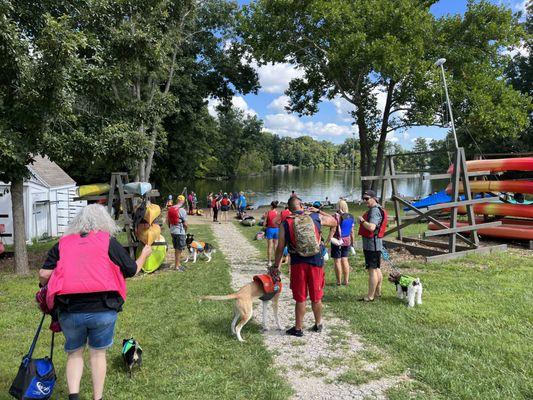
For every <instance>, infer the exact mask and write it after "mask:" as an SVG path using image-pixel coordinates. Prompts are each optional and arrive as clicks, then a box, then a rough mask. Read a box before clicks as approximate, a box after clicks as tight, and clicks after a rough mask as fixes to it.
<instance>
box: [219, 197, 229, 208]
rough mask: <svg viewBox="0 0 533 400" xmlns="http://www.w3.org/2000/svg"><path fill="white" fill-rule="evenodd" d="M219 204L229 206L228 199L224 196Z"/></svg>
mask: <svg viewBox="0 0 533 400" xmlns="http://www.w3.org/2000/svg"><path fill="white" fill-rule="evenodd" d="M220 205H221V206H224V207H225V206H229V199H225V198H224V199H222V200H220Z"/></svg>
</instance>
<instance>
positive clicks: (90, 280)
mask: <svg viewBox="0 0 533 400" xmlns="http://www.w3.org/2000/svg"><path fill="white" fill-rule="evenodd" d="M59 255H60V258H59V261H58V262H57V266H56V267H55V269H54V271H53V272H52V276H51V277H50V280H49V281H48V292H47V293H46V304H47V305H48V308H49V309H53V308H54V300H55V296H58V295H65V294H78V293H98V292H118V294H120V297H122V299H123V300H126V280H125V279H124V275H122V271H121V270H120V267H119V266H117V265H116V264H114V263H113V261H111V259H110V258H109V233H108V232H100V231H98V232H90V233H89V234H88V235H87V236H84V237H83V236H81V235H79V234H72V235H67V236H63V237H62V238H61V239H59Z"/></svg>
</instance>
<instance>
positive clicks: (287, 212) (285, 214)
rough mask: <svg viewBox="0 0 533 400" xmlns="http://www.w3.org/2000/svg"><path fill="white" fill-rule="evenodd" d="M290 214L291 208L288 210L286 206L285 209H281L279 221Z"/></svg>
mask: <svg viewBox="0 0 533 400" xmlns="http://www.w3.org/2000/svg"><path fill="white" fill-rule="evenodd" d="M291 214H292V213H291V210H289V209H288V208H287V209H286V210H283V211H282V212H281V222H283V221H285V220H286V219H287V217H288V216H289V215H291Z"/></svg>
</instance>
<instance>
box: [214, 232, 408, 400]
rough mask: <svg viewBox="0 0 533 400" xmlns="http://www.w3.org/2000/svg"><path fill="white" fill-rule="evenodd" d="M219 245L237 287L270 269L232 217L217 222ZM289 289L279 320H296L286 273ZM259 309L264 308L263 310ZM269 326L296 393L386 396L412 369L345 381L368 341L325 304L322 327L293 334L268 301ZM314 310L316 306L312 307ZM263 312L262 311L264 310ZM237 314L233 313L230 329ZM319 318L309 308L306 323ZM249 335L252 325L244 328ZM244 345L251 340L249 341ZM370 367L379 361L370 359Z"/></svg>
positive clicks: (269, 339)
mask: <svg viewBox="0 0 533 400" xmlns="http://www.w3.org/2000/svg"><path fill="white" fill-rule="evenodd" d="M213 231H214V233H215V236H216V240H217V243H218V247H219V250H220V251H221V252H222V253H223V254H224V256H225V257H226V259H227V260H228V262H229V264H230V266H231V278H232V286H233V288H234V289H235V290H237V289H239V288H241V287H242V286H244V285H245V284H247V283H249V282H251V281H252V277H253V276H254V275H257V274H262V273H265V272H266V262H263V261H261V260H260V254H259V252H258V251H257V249H256V248H255V247H254V246H253V245H252V244H251V243H249V242H248V241H247V239H246V238H245V237H244V236H243V235H242V234H241V233H240V232H239V231H238V229H237V228H236V227H235V226H234V224H232V223H224V224H214V225H213ZM282 281H283V283H284V289H283V292H282V294H281V296H280V301H279V320H280V323H281V325H282V326H285V327H287V328H288V327H290V326H293V325H294V301H293V299H292V294H291V290H290V289H289V284H288V279H287V278H286V277H283V276H282ZM259 303H260V302H257V303H256V304H255V305H254V318H255V319H256V321H257V322H258V323H259V324H261V321H262V314H261V311H260V310H261V307H258V306H259V305H260V304H259ZM258 310H259V313H258V312H257V311H258ZM268 311H269V313H268V319H267V321H268V327H269V328H270V329H268V330H264V332H263V337H264V342H265V345H266V346H267V348H268V349H269V351H270V352H271V353H272V354H273V357H274V360H275V364H276V368H278V370H279V371H280V374H281V375H282V376H284V377H286V379H287V380H288V381H289V383H290V384H291V386H292V388H293V390H294V392H295V394H294V396H293V397H292V398H293V399H306V400H309V399H337V400H340V399H386V395H385V392H386V391H387V390H388V389H389V388H391V387H393V386H395V385H397V384H399V383H400V382H402V381H406V380H409V377H408V376H406V375H401V376H393V377H381V378H380V379H377V380H373V381H370V382H367V383H363V384H361V385H352V384H349V383H346V382H342V381H341V380H339V379H338V378H339V377H340V376H341V375H342V374H343V373H345V372H346V371H347V370H348V369H349V363H350V360H353V359H354V358H357V353H358V352H360V351H361V350H364V349H365V344H363V342H362V341H361V339H360V337H359V336H358V335H356V334H354V333H353V332H351V329H350V327H349V325H348V323H347V322H346V321H343V320H341V319H339V318H336V317H335V316H333V315H332V314H331V312H328V310H327V304H326V305H325V307H324V316H323V324H324V329H323V331H322V332H321V333H314V332H310V331H306V332H305V333H304V337H302V338H297V337H293V336H288V335H286V334H285V331H279V330H278V329H277V328H275V323H274V319H273V317H272V311H271V308H270V307H268ZM309 311H310V310H309ZM258 314H259V315H258ZM230 322H231V316H229V315H228V330H229V326H230ZM313 324H314V319H313V315H312V313H311V312H307V313H306V316H305V320H304V326H306V327H311V326H313ZM242 335H243V338H244V339H245V340H246V327H245V328H244V329H243V332H242ZM243 345H246V344H245V343H244V344H243ZM362 368H363V369H366V370H369V371H370V370H374V369H376V368H378V365H375V364H374V365H373V364H371V363H364V364H363V366H362Z"/></svg>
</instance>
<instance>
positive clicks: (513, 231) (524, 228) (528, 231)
mask: <svg viewBox="0 0 533 400" xmlns="http://www.w3.org/2000/svg"><path fill="white" fill-rule="evenodd" d="M440 222H441V223H443V224H444V225H446V227H448V228H449V227H450V222H448V221H440ZM466 225H468V223H466V222H458V223H457V226H458V227H460V226H466ZM428 228H429V229H430V230H432V231H438V230H440V229H443V228H441V227H440V226H438V225H436V224H434V223H433V222H430V223H429V224H428ZM477 233H479V234H480V235H481V236H487V237H496V238H503V239H517V240H533V221H531V225H522V224H520V225H518V224H502V225H500V226H494V227H492V228H481V229H478V230H477Z"/></svg>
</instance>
